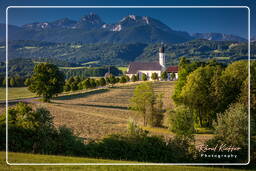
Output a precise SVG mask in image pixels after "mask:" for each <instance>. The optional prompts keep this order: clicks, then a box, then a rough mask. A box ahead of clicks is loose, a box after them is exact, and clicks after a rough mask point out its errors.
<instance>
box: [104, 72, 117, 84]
mask: <svg viewBox="0 0 256 171" xmlns="http://www.w3.org/2000/svg"><path fill="white" fill-rule="evenodd" d="M106 80H107V83H109V84H115V83H117V82H118V80H117V79H116V77H115V76H114V75H112V74H108V75H107V77H106Z"/></svg>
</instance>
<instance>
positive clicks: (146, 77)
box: [141, 73, 148, 81]
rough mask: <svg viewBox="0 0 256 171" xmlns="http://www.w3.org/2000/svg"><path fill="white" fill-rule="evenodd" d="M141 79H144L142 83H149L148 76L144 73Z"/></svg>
mask: <svg viewBox="0 0 256 171" xmlns="http://www.w3.org/2000/svg"><path fill="white" fill-rule="evenodd" d="M141 79H142V81H147V80H148V76H147V75H146V74H145V73H142V77H141Z"/></svg>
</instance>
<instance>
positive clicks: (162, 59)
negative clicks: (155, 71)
mask: <svg viewBox="0 0 256 171" xmlns="http://www.w3.org/2000/svg"><path fill="white" fill-rule="evenodd" d="M159 64H160V65H161V66H162V70H164V69H165V53H164V44H163V43H161V47H160V48H159Z"/></svg>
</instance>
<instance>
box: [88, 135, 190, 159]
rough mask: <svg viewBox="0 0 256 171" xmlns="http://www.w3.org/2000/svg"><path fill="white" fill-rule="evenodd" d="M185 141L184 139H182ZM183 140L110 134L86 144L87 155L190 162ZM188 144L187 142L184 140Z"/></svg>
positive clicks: (188, 151) (188, 152)
mask: <svg viewBox="0 0 256 171" xmlns="http://www.w3.org/2000/svg"><path fill="white" fill-rule="evenodd" d="M183 142H185V140H184V141H183ZM183 142H180V141H179V140H176V139H173V140H171V139H170V140H169V141H168V143H166V142H165V141H164V140H163V138H161V137H157V136H127V135H110V136H108V137H106V138H104V139H103V140H101V141H99V142H92V143H89V144H88V145H86V149H85V152H86V155H87V156H88V157H94V158H95V157H97V158H108V159H114V160H131V161H142V162H155V163H176V162H190V161H191V160H192V159H193V158H192V157H193V154H192V153H190V150H189V149H188V146H189V145H188V146H185V145H184V144H185V143H183ZM186 143H187V144H189V143H188V142H186Z"/></svg>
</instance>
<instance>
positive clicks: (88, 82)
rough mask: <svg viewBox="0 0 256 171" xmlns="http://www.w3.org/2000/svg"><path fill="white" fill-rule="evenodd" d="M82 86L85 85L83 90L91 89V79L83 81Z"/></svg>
mask: <svg viewBox="0 0 256 171" xmlns="http://www.w3.org/2000/svg"><path fill="white" fill-rule="evenodd" d="M82 84H83V88H84V89H89V88H91V82H90V78H87V79H86V80H84V81H82Z"/></svg>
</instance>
